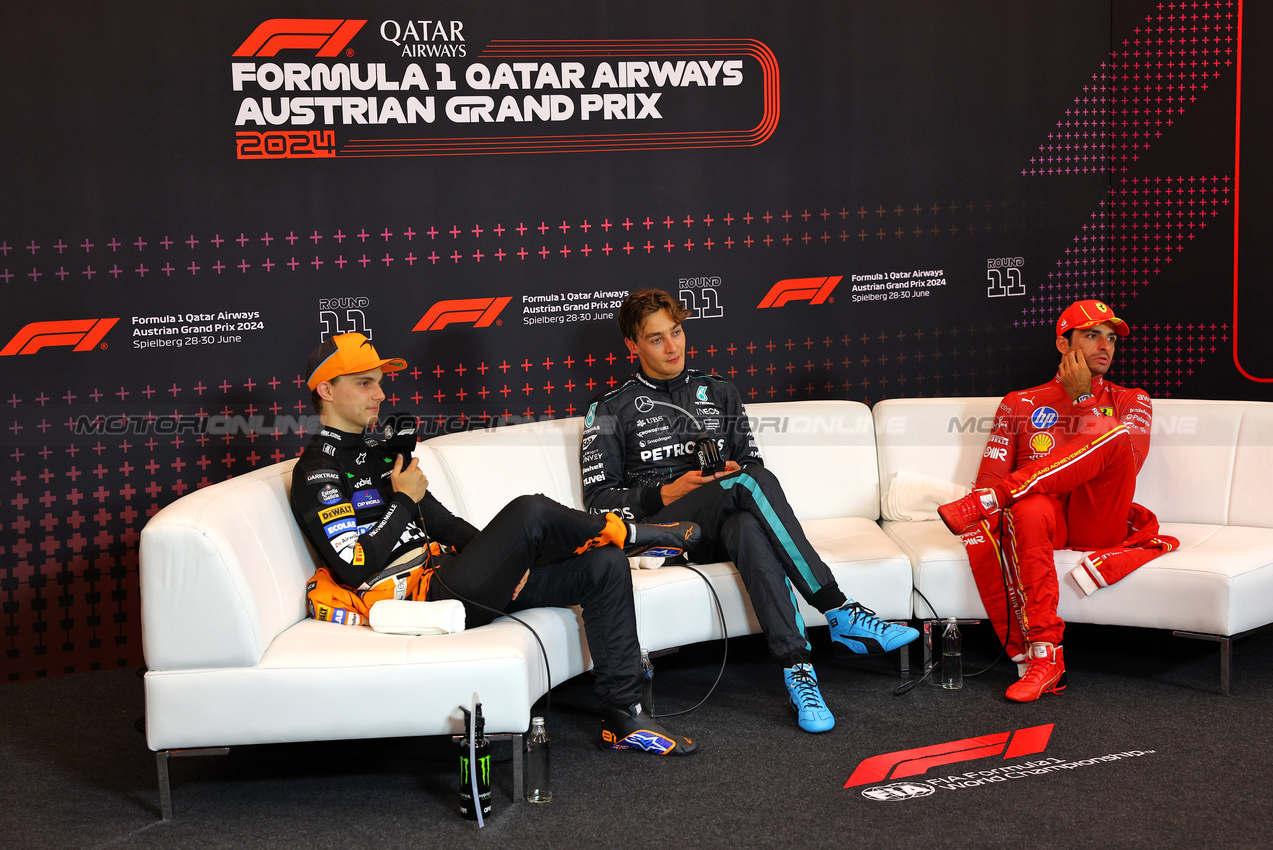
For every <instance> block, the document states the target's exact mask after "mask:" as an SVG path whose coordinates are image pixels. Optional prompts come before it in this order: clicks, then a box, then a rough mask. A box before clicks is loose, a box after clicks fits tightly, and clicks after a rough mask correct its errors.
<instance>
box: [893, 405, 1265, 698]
mask: <svg viewBox="0 0 1273 850" xmlns="http://www.w3.org/2000/svg"><path fill="white" fill-rule="evenodd" d="M998 402H999V399H998V398H946V399H890V400H886V401H881V402H879V403H878V404H876V405H875V408H874V410H873V413H874V416H875V432H876V440H877V445H878V449H879V469H880V480H881V482H882V484H883V486H885V487H887V486H888V482H889V481H890V480H891V479H892V476H893V475H894V474H896V473H899V472H912V473H922V474H924V475H927V476H931V477H933V478H937V479H940V480H943V481H947V482H953V483H959V484H964V485H968V484H970V483H971V482H972V480H973V478H974V477H975V476H976V474H977V467H978V465H979V464H980V462H981V453H982V450H983V449H984V448H985V445H986V437H987V436H988V434H989V431H990V423H991V421H992V419H993V417H994V414H995V410H996V407H997V405H998ZM1151 440H1152V441H1151V445H1150V450H1149V455H1148V457H1147V458H1146V461H1145V465H1144V467H1143V468H1142V469H1141V472H1140V475H1139V477H1138V478H1137V487H1136V501H1137V502H1139V503H1141V504H1143V505H1145V506H1146V507H1148V508H1149V509H1150V510H1152V511H1154V513H1155V514H1157V516H1158V520H1159V522H1160V523H1161V527H1162V531H1163V533H1164V534H1168V535H1171V536H1173V537H1176V538H1179V540H1180V544H1181V545H1180V549H1179V550H1177V551H1175V552H1170V553H1168V554H1166V555H1163V556H1161V557H1159V558H1156V559H1154V560H1152V561H1150V562H1149V563H1148V564H1146V565H1144V566H1142V567H1141V568H1140V569H1138V570H1136V571H1135V572H1134V573H1132V574H1131V575H1129V576H1127V577H1126V578H1124V579H1123V580H1122V581H1120V582H1117V583H1115V584H1113V585H1111V586H1109V587H1107V588H1102V589H1100V590H1098V591H1096V592H1095V593H1093V594H1092V595H1091V596H1086V595H1084V594H1083V593H1082V591H1081V590H1079V588H1078V586H1077V585H1076V584H1074V583H1073V580H1072V579H1071V578H1069V576H1068V575H1067V574H1068V573H1069V571H1070V570H1071V569H1073V568H1074V567H1075V566H1076V565H1077V564H1078V562H1079V561H1080V560H1081V559H1082V557H1083V556H1084V555H1085V554H1086V553H1084V552H1077V551H1074V550H1061V551H1058V552H1056V553H1055V560H1056V567H1057V572H1058V574H1059V577H1060V601H1059V605H1058V612H1059V613H1060V615H1061V617H1062V618H1063V619H1064V620H1066V621H1068V622H1073V623H1096V624H1101V625H1121V626H1139V627H1144V628H1155V629H1170V630H1172V631H1174V632H1175V633H1177V634H1179V635H1182V636H1189V637H1196V638H1205V639H1208V640H1214V641H1218V642H1219V643H1220V665H1221V675H1220V690H1221V692H1222V693H1224V694H1226V695H1227V694H1228V692H1229V661H1230V641H1231V640H1232V639H1233V638H1235V637H1239V636H1241V635H1242V634H1244V633H1246V632H1249V631H1251V630H1253V629H1256V628H1259V627H1261V626H1264V625H1267V624H1268V623H1269V622H1271V621H1273V486H1270V481H1271V480H1273V404H1269V403H1263V402H1236V401H1195V400H1184V399H1158V400H1155V401H1154V426H1153V432H1152V438H1151ZM882 525H883V527H884V530H885V532H886V533H887V534H888V535H889V536H890V537H891V538H892V539H893V540H895V541H897V543H898V545H899V546H901V547H902V549H903V550H904V551H905V552H906V553H907V555H908V556H909V557H910V560H911V563H912V566H913V568H914V577H913V578H914V585H915V587H916V589H917V590H919V591H921V592H922V593H923V596H924V597H925V598H927V600H928V603H927V604H926V603H925V602H924V600H923V599H922V598H921V597H920V596H919V595H918V594H916V596H915V615H916V617H918V618H920V619H925V620H928V619H931V618H933V617H935V616H936V617H941V618H945V617H952V616H953V617H959V618H967V619H983V618H985V616H986V611H985V608H984V607H982V604H981V599H980V597H979V596H978V594H977V588H976V586H975V584H974V582H973V579H972V574H971V572H970V570H969V568H968V558H967V555H966V554H965V552H964V547H963V544H962V543H961V542H960V540H959V538H958V537H956V536H955V535H953V534H951V533H950V532H949V531H948V530H947V529H946V527H945V525H943V524H942V522H941V521H940V520H928V521H921V522H895V521H885V522H883V523H882ZM930 605H931V608H930V607H929V606H930Z"/></svg>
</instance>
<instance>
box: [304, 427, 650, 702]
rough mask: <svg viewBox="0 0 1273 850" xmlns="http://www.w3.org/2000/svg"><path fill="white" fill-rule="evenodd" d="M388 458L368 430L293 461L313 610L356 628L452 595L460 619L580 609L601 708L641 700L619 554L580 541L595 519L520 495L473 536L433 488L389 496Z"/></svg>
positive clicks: (632, 618) (342, 435) (326, 436)
mask: <svg viewBox="0 0 1273 850" xmlns="http://www.w3.org/2000/svg"><path fill="white" fill-rule="evenodd" d="M393 461H394V457H393V455H392V454H389V453H387V452H386V451H385V448H384V446H383V445H381V444H380V443H379V442H378V441H376V440H374V439H372V438H370V437H367V436H365V435H363V434H351V433H346V432H343V431H339V430H336V429H333V428H324V429H323V430H322V431H321V432H320V433H318V434H316V435H314V437H313V438H312V439H311V440H310V443H309V446H308V447H307V448H306V449H305V451H304V452H303V453H302V455H301V457H300V459H299V460H298V461H297V462H296V466H295V468H294V469H293V470H292V491H291V506H292V513H293V514H294V515H295V516H296V519H297V521H298V522H299V523H300V526H301V529H302V531H303V532H304V533H305V537H306V538H307V539H308V540H309V542H310V544H311V545H312V546H313V548H314V551H315V552H317V554H318V556H319V559H320V561H321V562H322V563H321V566H320V567H319V569H318V573H317V574H316V575H315V576H314V579H312V580H311V582H310V586H309V594H308V595H309V608H310V616H311V617H316V618H318V619H324V620H331V621H334V622H343V623H345V624H348V625H356V624H358V623H360V622H365V621H366V617H367V614H368V611H369V609H370V607H371V606H372V605H373V604H375V602H377V601H379V600H381V599H394V598H397V599H415V600H427V601H433V600H438V599H449V598H460V600H461V602H463V603H464V607H465V619H466V621H467V624H468V625H470V626H476V625H483V624H485V623H488V622H490V621H491V620H492V619H493V618H494V617H495V616H497V614H495V613H492V612H491V611H488V610H485V609H484V608H483V607H481V606H486V607H489V608H493V609H496V611H508V612H513V611H519V610H523V609H526V608H535V607H545V606H547V607H569V606H573V605H582V606H583V620H584V629H585V632H586V633H587V637H588V648H589V651H590V653H591V655H592V661H593V666H594V673H595V677H596V688H597V693H598V696H599V697H600V698H601V701H602V703H603V705H604V706H606V707H608V708H627V707H628V706H630V705H632V704H633V703H635V702H637V701H639V700H640V697H641V683H642V673H641V647H640V643H639V642H638V640H637V632H636V615H635V612H634V610H633V597H632V576H631V571H630V570H629V567H628V561H627V558H626V557H625V556H624V554H623V551H622V550H621V549H619V548H618V547H616V546H598V547H596V548H590V547H591V546H592V545H593V543H594V542H595V540H596V539H597V536H598V534H599V533H600V531H601V529H602V528H603V527H604V526H605V524H606V518H605V517H603V516H596V515H591V514H587V513H584V512H582V511H576V510H572V509H570V508H567V507H565V506H564V505H560V504H558V503H557V502H554V501H552V500H551V499H549V498H547V497H545V496H542V495H536V496H519V497H517V498H516V499H514V500H513V501H511V502H509V503H508V504H507V505H506V506H505V507H504V508H503V509H502V510H501V511H500V512H499V513H498V514H496V516H495V518H494V519H492V520H491V521H490V523H488V524H487V526H486V527H485V528H484V529H482V530H481V531H478V530H477V529H476V528H474V527H473V526H472V525H470V524H469V523H468V522H466V521H465V520H463V519H461V518H459V517H457V516H455V515H454V514H452V513H451V512H450V511H449V510H447V509H446V507H444V506H443V505H442V503H441V502H439V501H438V500H437V499H436V498H435V497H434V495H433V494H432V493H426V494H425V496H424V498H423V499H421V500H420V501H419V503H415V502H412V500H411V498H410V497H409V496H407V495H405V494H403V493H396V492H394V491H393V488H392V486H391V484H390V471H391V470H392V468H393ZM527 570H529V571H530V576H529V578H528V579H527V581H526V585H525V586H524V587H523V588H522V590H521V592H520V593H519V594H518V596H517V599H515V600H514V599H512V595H513V591H514V589H515V588H516V587H517V585H518V583H519V582H520V581H521V579H522V577H523V576H524V575H525V574H526V572H527ZM473 602H476V603H479V604H478V605H474V604H473Z"/></svg>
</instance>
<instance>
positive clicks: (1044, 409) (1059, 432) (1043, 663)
mask: <svg viewBox="0 0 1273 850" xmlns="http://www.w3.org/2000/svg"><path fill="white" fill-rule="evenodd" d="M1129 330H1130V329H1129V328H1128V326H1127V323H1126V322H1124V321H1123V320H1122V319H1120V318H1118V317H1117V316H1115V315H1114V311H1113V310H1111V309H1110V308H1109V307H1108V306H1107V305H1106V304H1104V303H1103V302H1101V301H1096V300H1086V301H1077V302H1075V303H1074V304H1071V305H1070V306H1069V307H1067V308H1066V309H1065V312H1063V313H1062V314H1061V318H1060V320H1058V321H1057V324H1056V348H1057V351H1058V352H1060V355H1061V358H1060V359H1061V362H1060V366H1059V367H1058V369H1057V373H1056V377H1054V378H1053V379H1052V380H1051V381H1049V382H1048V383H1046V384H1043V385H1042V386H1038V387H1032V388H1031V389H1028V390H1020V391H1017V392H1012V393H1009V394H1008V395H1006V396H1004V398H1003V401H1002V402H1000V404H999V410H998V413H997V415H996V417H995V421H994V425H993V427H992V429H991V432H990V439H989V442H988V443H987V445H986V450H985V452H984V453H983V455H982V460H981V468H980V469H979V470H978V474H977V480H976V482H975V483H974V485H973V487H974V489H973V491H972V492H971V493H969V494H968V495H967V496H965V497H964V498H962V499H959V500H957V501H955V502H951V503H950V504H947V505H942V506H941V508H940V509H939V511H938V513H939V514H940V516H941V518H942V520H943V521H944V522H945V523H946V526H947V527H948V528H949V529H950V530H951V531H952V532H954V533H955V534H959V535H962V537H963V542H964V546H965V547H966V548H967V549H968V559H969V562H970V563H971V565H972V571H973V576H974V578H975V579H976V582H977V589H978V591H979V592H980V594H981V599H982V603H983V604H984V605H985V608H986V613H987V615H988V616H989V617H990V619H991V621H992V622H993V623H994V625H995V629H996V631H997V632H998V635H999V639H1000V640H1001V641H1003V643H1004V647H1005V648H1006V649H1007V651H1008V654H1009V656H1011V657H1012V659H1013V660H1014V661H1016V662H1017V665H1018V669H1019V670H1020V671H1021V672H1022V673H1023V675H1022V677H1021V679H1020V680H1019V681H1018V682H1016V683H1014V684H1013V685H1012V686H1011V687H1009V688H1008V691H1007V694H1006V696H1007V698H1008V699H1010V700H1014V701H1016V702H1031V701H1033V700H1036V699H1038V698H1039V697H1040V696H1042V695H1043V694H1046V693H1060V692H1061V691H1062V690H1064V688H1065V658H1064V653H1063V651H1062V648H1061V635H1062V632H1063V631H1064V628H1065V623H1064V622H1063V621H1062V620H1061V618H1060V617H1058V616H1057V610H1056V609H1057V593H1058V587H1059V585H1058V580H1057V566H1056V562H1055V560H1054V556H1053V551H1054V550H1056V549H1079V550H1083V551H1090V552H1091V554H1089V555H1087V556H1086V557H1084V558H1083V559H1082V561H1081V562H1080V563H1079V564H1078V566H1076V567H1075V568H1074V569H1073V570H1072V571H1071V572H1070V576H1071V577H1072V578H1073V580H1074V581H1075V582H1076V583H1077V585H1078V587H1079V589H1081V590H1082V591H1083V592H1084V593H1087V594H1091V593H1093V592H1095V591H1096V590H1097V589H1099V588H1101V587H1105V586H1107V585H1109V584H1110V583H1112V582H1115V581H1117V580H1119V579H1120V578H1122V577H1123V576H1125V575H1127V574H1128V573H1130V572H1131V571H1132V570H1134V569H1135V568H1136V567H1138V566H1140V565H1141V564H1143V563H1145V562H1146V561H1149V560H1151V559H1152V558H1154V557H1157V556H1158V555H1160V554H1162V553H1163V552H1166V551H1170V550H1171V549H1174V548H1175V547H1176V546H1178V545H1179V543H1178V541H1176V540H1174V539H1173V538H1170V537H1162V536H1159V534H1158V521H1157V519H1155V517H1154V515H1153V514H1152V513H1151V512H1150V511H1149V510H1147V509H1146V508H1144V507H1142V506H1140V505H1137V504H1134V503H1133V502H1132V495H1133V494H1134V493H1135V490H1136V474H1137V473H1138V472H1139V471H1140V468H1141V465H1142V464H1143V463H1144V462H1145V455H1146V453H1147V452H1148V451H1149V433H1150V425H1151V422H1152V417H1153V410H1152V406H1151V403H1150V400H1149V396H1148V395H1146V393H1145V391H1144V390H1139V389H1127V388H1125V387H1120V386H1118V385H1117V384H1114V383H1112V382H1110V381H1107V380H1106V379H1105V373H1106V372H1108V371H1109V368H1110V365H1111V364H1112V363H1113V360H1114V347H1115V345H1116V343H1117V342H1118V340H1119V338H1120V337H1123V336H1126V335H1127V333H1128V331H1129ZM1005 597H1006V598H1005ZM1009 611H1010V612H1011V613H1010V614H1009Z"/></svg>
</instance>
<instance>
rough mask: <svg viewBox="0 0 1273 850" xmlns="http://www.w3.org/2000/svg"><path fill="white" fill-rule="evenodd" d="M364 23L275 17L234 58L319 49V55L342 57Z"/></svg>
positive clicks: (253, 32)
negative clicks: (341, 53) (282, 51)
mask: <svg viewBox="0 0 1273 850" xmlns="http://www.w3.org/2000/svg"><path fill="white" fill-rule="evenodd" d="M365 23H367V22H366V21H365V20H363V21H354V20H342V19H340V18H331V19H328V18H272V19H270V20H268V21H266V22H265V23H263V24H261V25H260V26H259V27H257V28H256V29H255V30H253V31H252V34H251V35H250V36H248V37H247V41H245V42H243V43H242V44H240V45H239V49H238V50H236V51H234V55H235V56H277V55H278V52H279V51H280V50H316V51H317V53H315V54H314V55H316V56H339V55H340V52H341V51H342V50H344V49H345V46H346V45H348V44H349V41H350V39H352V38H353V37H354V36H355V35H356V34H357V33H358V30H360V29H362V25H363V24H365Z"/></svg>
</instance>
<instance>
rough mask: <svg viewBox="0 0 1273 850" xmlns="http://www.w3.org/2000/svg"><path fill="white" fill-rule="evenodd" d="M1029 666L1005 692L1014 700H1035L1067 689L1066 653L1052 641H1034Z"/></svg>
mask: <svg viewBox="0 0 1273 850" xmlns="http://www.w3.org/2000/svg"><path fill="white" fill-rule="evenodd" d="M1027 662H1028V663H1029V665H1030V666H1029V668H1028V669H1027V670H1026V671H1025V675H1024V676H1022V677H1021V678H1020V679H1019V680H1017V681H1016V682H1014V683H1013V684H1012V685H1011V686H1009V688H1008V691H1007V693H1005V694H1004V696H1006V697H1007V698H1008V699H1010V700H1012V701H1013V702H1034V701H1035V700H1036V699H1038V698H1039V697H1041V696H1043V695H1044V694H1059V693H1061V691H1063V690H1065V653H1064V652H1063V651H1062V649H1061V647H1059V646H1053V645H1052V644H1050V643H1032V644H1030V651H1029V653H1028V654H1027Z"/></svg>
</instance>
